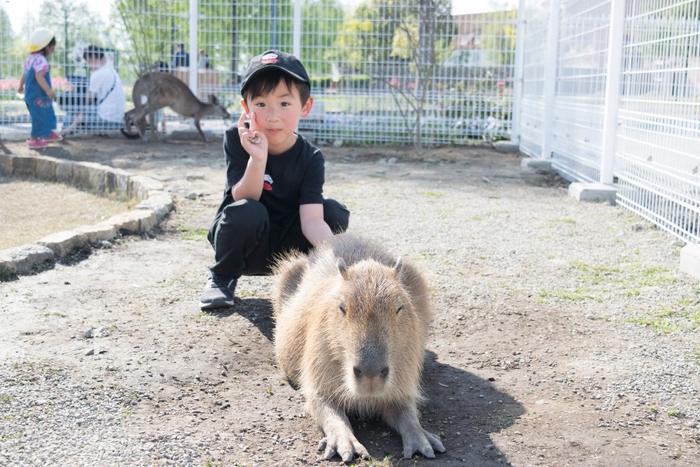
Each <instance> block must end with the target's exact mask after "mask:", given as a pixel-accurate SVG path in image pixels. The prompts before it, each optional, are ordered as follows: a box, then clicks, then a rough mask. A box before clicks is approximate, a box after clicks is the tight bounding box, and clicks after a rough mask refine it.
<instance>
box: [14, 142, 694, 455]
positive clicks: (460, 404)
mask: <svg viewBox="0 0 700 467" xmlns="http://www.w3.org/2000/svg"><path fill="white" fill-rule="evenodd" d="M91 144H92V143H91ZM94 144H96V145H98V144H99V142H97V143H94ZM105 144H110V143H109V142H106V143H105ZM125 144H126V143H125ZM129 144H131V143H129ZM209 146H211V145H209ZM96 147H97V148H98V149H99V148H100V146H96ZM128 147H132V146H128ZM133 147H138V146H133ZM11 148H12V147H11ZM73 149H75V148H71V147H68V148H67V149H66V148H64V150H65V151H67V152H71V151H72V150H73ZM78 149H79V151H81V152H75V151H73V152H71V157H75V158H78V157H81V156H80V155H79V154H95V153H96V152H94V151H93V152H86V148H85V147H82V148H78ZM122 149H123V148H122ZM180 150H181V151H185V152H186V151H187V150H189V151H190V152H189V153H188V155H187V157H185V155H183V154H182V153H178V154H174V153H173V145H153V146H151V145H149V146H148V147H147V150H146V152H147V154H148V156H146V157H145V158H137V157H134V158H132V159H130V160H127V159H129V158H128V157H127V158H125V157H122V158H121V159H117V158H112V159H110V160H107V159H105V160H104V161H103V162H110V161H111V163H113V164H114V165H115V166H120V165H122V164H123V165H124V166H126V165H128V166H129V168H128V170H130V171H131V172H138V173H144V174H148V175H151V176H157V177H160V179H162V180H164V182H165V183H166V185H168V186H169V187H170V188H172V190H173V192H174V193H176V194H177V195H178V196H179V197H180V201H179V204H178V210H177V212H176V213H174V214H173V215H172V216H171V218H170V219H169V220H168V221H167V222H166V223H165V224H163V225H162V226H161V228H160V229H159V230H158V231H156V232H155V233H154V235H153V236H151V237H148V236H146V237H144V238H137V237H123V238H121V239H119V240H118V241H117V242H115V243H114V245H113V246H112V247H111V248H106V249H100V250H94V251H92V252H91V253H90V254H88V255H83V256H81V257H80V258H76V259H75V260H74V261H72V262H71V264H57V265H56V266H55V267H54V268H53V269H50V270H47V271H44V272H42V273H39V274H36V275H33V276H25V277H20V278H17V279H15V280H12V281H9V282H2V283H0V297H2V298H1V299H0V465H37V466H38V465H42V466H43V465H91V466H92V465H99V466H101V465H178V466H179V465H196V466H200V465H201V466H204V465H238V466H241V465H246V466H252V465H257V466H267V465H271V466H290V465H299V466H303V465H308V464H314V463H315V462H316V459H317V457H318V454H317V453H316V451H315V448H316V443H317V441H318V439H319V438H320V436H319V433H318V431H317V430H316V428H315V427H314V424H313V422H312V421H311V420H309V419H308V418H307V417H306V416H305V415H304V409H303V400H302V399H301V397H300V396H299V394H297V393H296V392H295V391H294V389H293V388H291V387H289V385H288V384H287V383H286V382H285V380H284V379H283V377H282V375H281V372H280V371H279V370H278V369H277V368H276V364H275V361H274V352H273V349H272V343H271V337H272V328H273V326H272V323H271V322H270V319H269V316H270V306H269V302H268V298H269V285H270V279H269V278H265V277H262V278H244V279H242V280H241V281H240V282H239V288H238V290H237V297H238V301H237V304H236V306H235V307H234V308H233V309H232V310H229V311H227V312H225V313H218V314H203V313H201V312H200V311H199V309H198V308H197V299H198V296H199V293H200V292H201V288H202V286H203V285H204V281H205V277H206V275H205V273H206V269H205V267H204V266H205V265H206V264H207V263H208V262H209V261H210V260H211V257H212V253H211V249H210V247H209V246H208V245H207V244H206V242H205V240H204V239H203V235H202V234H203V229H206V228H207V227H208V223H209V222H210V220H211V217H212V215H213V212H214V211H215V209H216V206H217V204H218V201H219V198H220V188H221V184H222V177H223V173H222V172H221V170H222V169H221V168H220V152H219V151H220V149H218V147H217V148H215V149H211V148H207V149H206V151H201V153H200V154H198V155H197V153H195V152H194V151H193V150H192V148H180ZM324 152H325V153H326V155H327V158H328V163H327V182H326V187H327V190H326V191H327V192H326V196H328V197H333V198H336V199H339V200H341V201H344V202H346V203H347V204H348V205H349V207H350V209H351V212H352V218H351V229H352V230H353V231H355V232H360V233H364V234H366V235H368V236H371V237H373V238H375V239H376V240H378V241H380V242H382V243H384V244H386V245H387V246H388V248H389V249H390V250H392V251H393V252H395V253H396V254H400V255H405V256H406V257H408V258H410V259H411V260H412V261H414V262H415V263H417V264H418V265H419V266H420V267H422V268H423V269H424V270H425V271H426V272H427V274H428V276H429V277H430V282H431V291H432V299H433V304H434V309H435V321H434V323H433V327H432V331H431V336H430V338H429V346H428V358H427V360H426V369H425V376H424V389H425V392H426V395H427V398H428V403H427V404H426V405H425V406H424V407H423V409H422V420H423V422H424V424H425V426H426V429H428V430H429V431H432V432H436V433H440V434H441V436H442V437H443V440H444V444H445V447H446V448H447V452H446V453H445V454H442V455H438V458H437V459H436V460H430V461H429V460H425V459H422V458H420V457H416V458H414V460H411V461H401V460H400V459H399V456H400V452H401V443H400V439H399V438H398V435H396V434H395V433H392V432H390V430H389V429H388V428H386V427H384V426H383V425H382V424H381V423H379V422H376V421H365V422H362V421H356V422H355V425H354V426H355V428H356V431H357V433H358V437H359V439H360V440H361V441H362V442H364V443H365V445H366V446H367V447H368V449H369V451H370V453H371V454H372V456H373V458H374V460H372V461H363V462H358V465H367V466H370V465H372V466H388V465H402V466H404V465H414V463H415V464H421V465H423V464H425V465H433V466H437V465H440V466H442V465H469V466H501V465H516V466H529V465H552V466H554V465H558V466H561V465H586V466H608V465H611V466H626V465H635V466H662V465H663V466H667V465H668V466H680V465H697V459H698V458H700V428H698V423H699V422H700V393H699V390H700V376H699V370H700V337H699V336H698V333H699V330H698V326H699V325H700V285H699V284H698V281H696V280H694V279H692V278H690V277H689V276H686V275H682V274H680V273H679V272H678V260H679V258H678V254H679V250H680V247H681V246H682V244H681V243H679V242H677V241H676V240H675V239H674V238H673V237H671V236H670V235H668V234H666V233H665V232H663V231H660V230H657V229H656V228H654V227H653V226H652V225H650V224H648V223H646V222H644V221H642V220H640V219H639V218H637V217H636V216H634V215H632V214H631V213H629V212H627V211H625V210H623V209H622V208H619V207H615V206H609V205H601V204H587V203H578V202H576V201H575V200H573V199H572V198H570V197H568V196H567V193H566V182H564V181H563V180H561V179H558V178H557V177H553V176H551V175H538V174H532V173H523V172H521V170H520V160H519V158H518V157H515V156H512V155H504V154H498V153H495V152H491V151H489V150H485V149H474V148H463V149H452V150H450V151H449V152H444V151H443V152H442V153H438V155H436V156H431V157H432V159H434V160H435V161H434V162H430V161H429V162H426V161H409V160H406V159H405V158H401V152H400V151H399V150H379V149H376V148H371V149H357V148H356V149H352V148H351V149H345V148H341V149H334V148H328V149H326V150H325V151H324ZM193 154H195V155H193ZM84 157H87V156H84ZM392 157H397V160H394V159H392ZM441 160H442V162H440V161H441ZM127 162H129V163H128V164H127ZM194 172H196V173H197V176H196V177H195V176H192V173H194ZM188 175H189V176H188ZM191 193H196V194H197V195H198V196H197V197H196V199H193V200H190V199H186V198H185V196H186V195H187V194H191ZM88 329H92V333H93V337H91V338H86V337H85V332H86V331H87V330H88ZM387 456H388V457H387Z"/></svg>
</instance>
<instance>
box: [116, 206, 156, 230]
mask: <svg viewBox="0 0 700 467" xmlns="http://www.w3.org/2000/svg"><path fill="white" fill-rule="evenodd" d="M104 223H109V224H112V225H113V226H114V228H115V229H117V230H126V231H127V232H132V233H136V232H148V231H149V230H151V229H153V227H155V226H156V225H157V224H158V217H157V216H156V213H155V212H153V211H151V210H146V209H136V210H134V211H129V212H125V213H122V214H117V215H116V216H112V217H110V218H109V219H107V220H106V221H105V222H104Z"/></svg>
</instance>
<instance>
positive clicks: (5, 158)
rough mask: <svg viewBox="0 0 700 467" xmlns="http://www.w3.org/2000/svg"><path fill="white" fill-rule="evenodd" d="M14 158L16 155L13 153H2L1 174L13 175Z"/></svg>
mask: <svg viewBox="0 0 700 467" xmlns="http://www.w3.org/2000/svg"><path fill="white" fill-rule="evenodd" d="M14 158H15V156H13V155H12V154H4V153H3V154H0V176H3V177H9V176H10V175H12V172H13V169H12V166H13V163H12V161H13V160H14Z"/></svg>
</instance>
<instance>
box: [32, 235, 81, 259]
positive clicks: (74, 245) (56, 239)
mask: <svg viewBox="0 0 700 467" xmlns="http://www.w3.org/2000/svg"><path fill="white" fill-rule="evenodd" d="M36 243H37V244H38V245H43V246H45V247H47V248H50V249H51V250H53V252H54V253H55V254H56V256H57V257H58V258H63V257H64V256H66V255H69V254H70V253H73V252H74V251H76V250H78V249H80V248H82V247H84V246H87V244H88V239H87V236H86V235H85V234H84V233H82V232H76V231H75V230H64V231H63V232H56V233H54V234H51V235H49V236H47V237H44V238H42V239H41V240H39V241H38V242H36Z"/></svg>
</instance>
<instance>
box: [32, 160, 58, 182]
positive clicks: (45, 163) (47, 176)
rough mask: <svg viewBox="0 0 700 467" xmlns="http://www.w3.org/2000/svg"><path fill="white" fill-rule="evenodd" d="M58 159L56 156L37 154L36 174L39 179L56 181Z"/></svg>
mask: <svg viewBox="0 0 700 467" xmlns="http://www.w3.org/2000/svg"><path fill="white" fill-rule="evenodd" d="M57 162H58V159H56V158H54V157H47V156H37V157H36V169H35V172H34V173H35V175H36V178H38V179H39V180H46V181H47V182H55V181H56V163H57Z"/></svg>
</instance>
